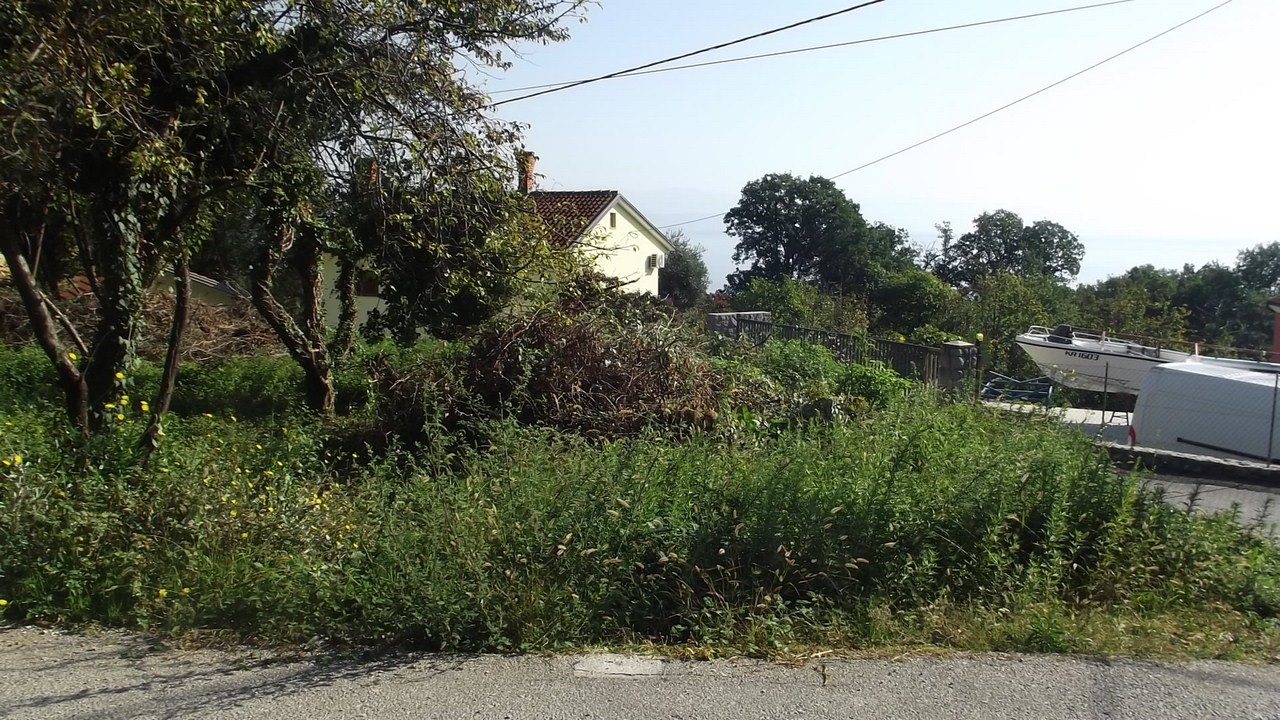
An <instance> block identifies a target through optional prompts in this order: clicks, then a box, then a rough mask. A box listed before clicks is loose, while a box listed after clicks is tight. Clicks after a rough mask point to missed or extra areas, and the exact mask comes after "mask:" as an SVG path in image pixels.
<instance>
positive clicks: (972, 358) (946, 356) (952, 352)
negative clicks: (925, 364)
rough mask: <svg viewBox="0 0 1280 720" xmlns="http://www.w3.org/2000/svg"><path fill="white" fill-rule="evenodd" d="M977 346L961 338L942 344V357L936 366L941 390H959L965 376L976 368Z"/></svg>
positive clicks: (963, 384)
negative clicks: (937, 366)
mask: <svg viewBox="0 0 1280 720" xmlns="http://www.w3.org/2000/svg"><path fill="white" fill-rule="evenodd" d="M977 360H978V346H976V345H974V344H973V343H967V342H965V341H963V340H952V341H950V342H945V343H943V344H942V357H941V358H940V362H939V368H938V387H940V388H942V389H943V390H960V389H961V388H963V387H964V386H965V378H966V377H968V376H969V375H970V374H972V373H973V372H974V371H975V370H977V364H978V363H977Z"/></svg>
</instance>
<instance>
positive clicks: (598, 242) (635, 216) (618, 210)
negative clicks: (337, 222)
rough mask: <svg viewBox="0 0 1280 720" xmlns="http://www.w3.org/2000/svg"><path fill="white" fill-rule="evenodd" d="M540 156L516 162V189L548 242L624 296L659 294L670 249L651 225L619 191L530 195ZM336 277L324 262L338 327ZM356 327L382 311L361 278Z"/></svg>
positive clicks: (329, 308) (369, 283) (373, 286)
mask: <svg viewBox="0 0 1280 720" xmlns="http://www.w3.org/2000/svg"><path fill="white" fill-rule="evenodd" d="M537 160H538V156H536V155H534V154H533V153H530V152H522V153H520V154H519V155H518V156H517V163H518V167H517V170H518V177H517V183H516V186H517V188H518V189H519V191H520V192H521V193H523V194H524V195H526V196H528V198H529V199H530V200H531V201H532V203H531V209H532V210H533V211H534V212H536V213H537V214H538V216H539V217H540V218H541V219H542V222H543V224H544V225H546V227H547V230H548V231H549V232H550V234H551V241H552V242H553V243H556V244H559V245H561V246H563V247H565V248H568V249H571V250H572V251H573V252H581V253H585V254H587V256H589V257H590V258H591V259H592V260H593V263H594V265H595V269H596V270H597V271H598V272H599V273H600V274H602V275H604V276H605V277H609V278H614V279H615V280H617V281H618V282H619V283H620V287H621V289H623V290H626V291H628V292H635V293H646V292H647V293H651V294H653V295H655V296H656V295H657V294H658V271H659V270H660V269H661V268H662V267H663V266H664V265H665V264H666V257H667V253H669V252H671V250H672V247H671V243H670V242H669V241H668V240H667V237H666V236H665V235H663V233H662V231H661V230H659V229H658V228H657V227H656V226H654V224H653V223H652V222H649V220H648V219H647V218H645V216H644V215H643V214H642V213H641V212H640V210H639V209H637V208H636V206H635V205H632V204H631V201H629V200H627V198H626V197H624V196H623V195H622V193H620V192H618V191H617V190H585V191H546V190H534V189H533V185H534V166H535V163H536V162H537ZM337 276H338V262H337V259H336V258H333V257H330V256H326V257H325V258H324V260H323V266H322V277H323V282H324V294H323V297H324V305H325V307H324V309H325V319H326V322H327V323H328V325H329V326H330V327H334V326H336V325H337V324H338V316H339V313H340V311H341V303H340V302H339V301H338V297H337V295H336V294H335V293H334V292H333V288H334V285H335V281H336V279H337ZM355 301H356V322H357V324H360V323H363V322H364V321H365V318H367V317H368V315H369V311H370V310H373V309H374V308H378V307H380V305H381V303H380V301H379V299H378V286H377V281H376V279H374V278H373V277H372V276H371V275H369V274H367V273H363V272H362V273H359V274H358V277H357V281H356V297H355Z"/></svg>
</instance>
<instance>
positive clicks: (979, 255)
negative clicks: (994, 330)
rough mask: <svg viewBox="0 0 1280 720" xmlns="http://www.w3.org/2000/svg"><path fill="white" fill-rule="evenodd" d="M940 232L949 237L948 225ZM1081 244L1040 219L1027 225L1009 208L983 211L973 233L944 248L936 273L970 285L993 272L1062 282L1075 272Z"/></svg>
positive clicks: (1050, 223)
mask: <svg viewBox="0 0 1280 720" xmlns="http://www.w3.org/2000/svg"><path fill="white" fill-rule="evenodd" d="M939 231H940V232H943V234H944V237H949V233H950V227H949V226H947V227H946V229H945V231H944V230H943V229H942V228H939ZM1083 258H1084V245H1082V244H1081V243H1080V240H1079V238H1077V237H1076V236H1075V234H1073V233H1072V232H1070V231H1069V230H1067V229H1066V228H1064V227H1062V226H1061V225H1059V224H1057V223H1055V222H1050V221H1048V220H1040V221H1037V222H1035V223H1032V224H1031V225H1026V224H1024V223H1023V221H1022V218H1021V217H1019V216H1018V215H1017V214H1015V213H1012V212H1009V211H1008V210H997V211H995V212H992V213H983V214H982V215H979V216H978V217H977V218H975V219H974V221H973V231H972V232H967V233H965V234H964V235H961V236H960V237H959V238H958V239H956V240H955V241H953V242H950V243H949V244H947V245H946V246H945V249H944V251H943V255H942V258H941V261H940V262H939V264H938V269H937V273H938V276H939V277H941V278H942V279H944V280H946V281H947V282H950V283H952V284H953V285H972V284H974V282H975V281H976V280H977V279H978V278H979V277H982V276H984V275H989V274H992V273H997V272H1005V273H1013V274H1015V275H1020V276H1023V277H1048V278H1053V279H1055V280H1056V281H1058V282H1066V281H1069V280H1070V279H1071V278H1074V277H1075V276H1076V275H1078V274H1079V273H1080V261H1081V260H1082V259H1083Z"/></svg>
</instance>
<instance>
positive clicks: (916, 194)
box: [487, 0, 1280, 289]
mask: <svg viewBox="0 0 1280 720" xmlns="http://www.w3.org/2000/svg"><path fill="white" fill-rule="evenodd" d="M1220 1H1221V0H1135V2H1131V3H1128V4H1125V5H1117V6H1112V7H1106V8H1099V9H1095V10H1085V11H1081V12H1076V13H1068V14H1063V15H1056V16H1050V17H1044V18H1035V19H1029V20H1022V21H1017V22H1011V23H1003V24H997V25H992V26H987V27H980V28H972V29H964V30H955V31H951V32H946V33H938V34H932V35H925V36H920V37H913V38H906V39H898V40H888V41H884V42H877V43H870V44H865V45H857V46H852V47H845V48H837V49H831V50H822V51H817V52H812V53H804V54H799V55H791V56H785V57H780V58H770V59H762V60H752V61H747V62H742V63H733V64H728V65H720V66H716V67H709V68H699V69H693V70H683V71H676V72H669V73H661V74H656V75H648V76H644V77H636V78H623V79H617V80H608V81H604V82H600V83H595V84H592V85H587V86H583V87H580V88H574V89H570V90H566V91H564V92H559V93H554V94H551V95H547V96H544V97H539V98H534V99H530V100H526V101H522V102H518V103H512V104H510V105H506V106H503V107H501V108H499V109H498V111H499V113H500V115H501V117H503V118H507V119H511V120H517V121H520V122H522V123H527V124H528V125H529V128H528V130H527V132H526V138H527V146H528V147H529V149H531V150H533V151H534V152H536V153H537V154H538V155H539V156H540V157H541V160H540V161H539V164H538V171H539V172H540V173H542V174H544V175H545V177H543V178H542V179H541V180H540V183H541V185H540V186H541V187H542V188H543V189H552V190H588V189H616V190H620V191H621V192H622V193H623V194H624V195H626V196H627V197H628V198H629V199H630V200H631V201H632V202H634V203H635V204H636V205H637V206H638V207H639V208H640V210H641V211H642V212H644V213H645V214H646V215H647V216H648V217H649V218H650V219H651V220H652V221H654V222H655V223H656V224H658V225H666V224H669V223H678V222H683V221H687V220H691V219H693V218H698V217H702V216H706V215H710V214H712V213H718V212H723V211H725V210H728V209H729V208H730V207H732V206H733V205H734V204H735V203H736V202H737V199H738V195H739V193H740V191H741V189H742V186H743V185H744V184H745V183H747V182H748V181H750V180H753V179H756V178H758V177H760V176H762V175H764V174H766V173H770V172H790V173H795V174H798V175H802V176H808V175H810V174H816V175H832V174H835V173H840V172H843V171H846V170H848V169H850V168H853V167H855V166H858V165H861V164H862V163H864V162H867V161H869V160H873V159H875V158H877V157H880V156H882V155H884V154H887V153H890V152H893V151H895V150H898V149H900V148H902V147H905V146H907V145H910V144H912V143H914V142H917V141H919V140H922V139H924V138H926V137H929V136H931V135H933V134H935V133H938V132H940V131H943V130H946V129H947V128H950V127H952V126H954V125H957V124H959V123H962V122H965V121H967V120H969V119H971V118H973V117H976V116H978V115H981V114H982V113H985V112H988V111H990V110H993V109H995V108H996V107H999V106H1000V105H1003V104H1005V103H1007V102H1009V101H1012V100H1015V99H1017V98H1018V97H1021V96H1022V95H1025V94H1027V93H1029V92H1032V91H1034V90H1037V89H1039V88H1041V87H1043V86H1045V85H1048V84H1050V83H1052V82H1055V81H1057V80H1059V79H1061V78H1063V77H1065V76H1067V75H1070V74H1071V73H1074V72H1076V71H1079V70H1081V69H1083V68H1085V67H1087V66H1088V65H1091V64H1093V63H1095V62H1097V61H1099V60H1102V59H1104V58H1106V57H1107V56H1109V55H1111V54H1113V53H1115V52H1118V51H1120V50H1123V49H1124V48H1126V47H1128V46H1130V45H1133V44H1135V43H1137V42H1139V41H1141V40H1144V39H1146V38H1148V37H1150V36H1152V35H1155V34H1156V33H1158V32H1160V31H1162V30H1165V29H1167V28H1169V27H1171V26H1173V25H1175V24H1177V23H1178V22H1181V21H1183V20H1185V19H1187V18H1189V17H1191V16H1192V15H1195V14H1197V13H1199V12H1202V11H1204V10H1207V9H1208V8H1210V7H1213V6H1214V5H1217V4H1218V3H1219V2H1220ZM852 4H853V2H852V0H792V1H791V2H779V1H778V0H603V2H602V3H601V4H600V5H599V6H596V7H592V8H590V9H589V10H588V12H587V21H586V22H585V23H582V24H574V25H573V26H572V28H571V31H572V33H573V36H572V38H571V39H570V40H568V41H567V42H564V43H561V44H557V45H550V46H538V47H528V48H521V54H522V57H521V58H520V59H518V60H517V61H516V66H515V67H514V68H513V69H512V70H511V71H510V72H508V73H505V74H503V75H502V76H500V77H495V78H493V79H492V80H490V81H488V83H487V87H488V88H489V90H490V91H498V90H501V89H504V88H513V87H520V86H525V85H534V84H539V83H547V82H558V81H564V80H575V79H579V78H582V77H587V76H593V75H599V74H604V73H607V72H612V71H615V70H620V69H623V68H626V67H630V66H633V65H638V64H641V63H645V62H649V61H652V60H657V59H660V58H663V57H667V56H669V55H675V54H679V53H682V52H686V51H690V50H694V49H697V48H700V47H704V46H707V45H712V44H716V43H719V42H723V41H726V40H731V39H734V38H737V37H740V36H743V35H748V34H751V33H753V32H758V31H761V30H765V29H769V28H772V27H775V26H779V25H784V24H787V23H789V22H793V21H796V20H800V19H803V18H806V17H810V16H814V15H818V14H821V13H824V12H830V11H833V10H837V9H840V8H843V7H846V6H848V5H852ZM1084 4H1089V0H887V1H886V2H883V3H881V4H879V5H875V6H872V7H870V8H868V9H865V10H860V11H857V12H853V13H850V14H847V15H844V16H841V17H838V18H835V19H832V20H827V21H824V22H821V23H817V24H813V25H809V26H806V27H804V28H800V29H796V30H791V31H788V32H785V33H781V34H778V35H775V36H772V37H769V38H765V39H762V40H757V41H752V42H749V43H744V44H742V45H738V46H735V47H732V48H729V49H726V50H722V51H718V52H716V53H712V54H708V55H704V56H700V57H699V58H696V59H695V60H693V61H702V60H712V59H718V58H727V57H732V56H737V55H748V54H756V53H763V52H770V51H776V50H786V49H791V48H798V47H803V46H809V45H819V44H826V43H836V42H843V41H848V40H856V39H859V38H864V37H873V36H877V35H886V34H892V33H899V32H908V31H913V30H920V29H926V28H932V27H938V26H945V25H954V24H960V23H965V22H973V21H980V20H987V19H992V18H997V17H1004V16H1010V15H1022V14H1028V13H1034V12H1039V11H1045V10H1054V9H1059V8H1065V7H1071V6H1074V5H1084ZM1278 31H1280V0H1234V2H1231V3H1230V4H1228V5H1227V6H1225V7H1223V8H1222V9H1220V10H1218V11H1216V12H1214V13H1212V14H1210V15H1208V16H1206V17H1204V18H1202V19H1200V20H1198V21H1196V22H1194V23H1191V24H1190V25H1187V26H1186V27H1184V28H1182V29H1180V30H1177V31H1175V32H1174V33H1171V34H1169V35H1166V36H1165V37H1163V38H1161V39H1159V40H1156V41H1155V42H1153V43H1151V44H1149V45H1146V46H1144V47H1142V48H1140V49H1138V50H1136V51H1134V52H1132V53H1130V54H1128V55H1125V56H1124V57H1122V58H1120V59H1117V60H1115V61H1112V62H1110V63H1108V64H1106V65H1103V66H1102V67H1099V68H1098V69H1096V70H1093V71H1091V72H1089V73H1087V74H1085V75H1083V76H1081V77H1079V78H1077V79H1075V80H1072V81H1071V82H1069V83H1066V84H1064V85H1061V86H1059V87H1057V88H1054V89H1053V90H1050V91H1048V92H1046V93H1044V94H1043V95H1040V96H1038V97H1035V98H1033V99H1031V100H1028V101H1027V102H1025V103H1022V104H1020V105H1018V106H1017V107H1014V108H1012V109H1009V110H1006V111H1004V112H1002V113H1000V114H997V115H995V116H993V117H991V118H989V119H986V120H983V121H982V122H979V123H977V124H975V125H972V126H970V127H968V128H965V129H963V130H960V131H958V132H956V133H953V134H951V135H949V136H947V137H945V138H943V139H941V140H937V141H935V142H933V143H930V144H928V145H925V146H923V147H921V148H918V149H916V150H912V151H911V152H909V153H906V154H903V155H900V156H898V157H895V158H892V159H890V160H887V161H885V162H883V163H881V164H879V165H876V166H874V167H871V168H868V169H866V170H862V171H859V172H857V173H854V174H852V175H848V176H846V177H844V178H841V179H839V180H838V181H837V182H838V183H839V184H840V186H841V187H842V188H843V189H844V190H845V192H846V194H847V195H848V196H849V197H850V198H851V199H853V200H854V201H855V202H857V203H859V204H860V205H861V207H862V212H863V214H864V215H865V216H866V217H867V218H868V219H869V220H877V221H882V222H885V223H888V224H891V225H894V226H897V227H902V228H905V229H907V230H908V231H909V232H910V233H911V236H912V239H913V240H915V241H917V242H922V243H925V244H928V243H931V242H932V241H933V240H934V236H935V232H934V230H933V226H934V224H935V223H938V222H941V221H944V220H949V221H951V223H952V224H953V226H955V228H956V229H957V231H959V232H964V231H965V230H966V229H967V228H968V227H969V226H970V223H971V221H972V219H973V218H974V217H976V216H977V215H978V214H980V213H982V212H984V211H988V210H996V209H999V208H1005V209H1008V210H1012V211H1014V212H1017V213H1019V214H1020V215H1022V217H1023V218H1024V219H1025V220H1027V221H1029V222H1030V221H1034V220H1039V219H1046V218H1047V219H1050V220H1054V221H1057V222H1059V223H1061V224H1063V225H1065V226H1066V227H1067V228H1069V229H1070V230H1072V231H1074V232H1075V233H1076V234H1078V235H1079V236H1080V238H1081V240H1082V241H1083V242H1084V244H1085V247H1086V250H1087V252H1086V255H1085V259H1084V266H1083V269H1082V272H1081V275H1080V278H1079V279H1080V280H1081V281H1086V282H1089V281H1093V280H1096V279H1100V278H1103V277H1106V276H1108V275H1111V274H1116V273H1120V272H1123V271H1124V270H1125V269H1127V268H1128V267H1130V266H1133V265H1136V264H1141V263H1154V264H1156V265H1158V266H1162V267H1180V266H1181V265H1182V264H1183V263H1194V264H1197V265H1199V264H1202V263H1204V262H1207V261H1210V260H1220V261H1222V262H1225V263H1230V262H1233V261H1234V259H1235V256H1236V253H1237V252H1238V251H1239V250H1241V249H1242V248H1246V247H1250V246H1252V245H1255V244H1258V243H1263V242H1271V241H1276V240H1280V230H1277V223H1276V221H1275V219H1274V218H1272V217H1271V216H1270V212H1271V211H1272V210H1273V209H1274V208H1275V207H1276V206H1277V199H1278V196H1280V180H1277V178H1276V173H1277V171H1278V169H1280V139H1278V138H1280V135H1278V132H1280V117H1278V113H1277V110H1280V42H1277V40H1276V37H1277V32H1278ZM509 97H513V95H509V94H495V95H494V99H495V100H499V99H505V98H509ZM684 229H685V231H686V233H688V234H689V235H690V236H691V237H693V238H694V239H695V240H696V241H697V242H698V243H700V244H701V245H703V246H704V247H705V248H706V249H707V254H706V257H707V261H708V265H709V266H710V269H711V274H712V288H713V289H715V288H718V287H720V285H721V282H722V280H723V276H724V274H725V273H727V272H729V271H731V270H732V269H733V264H732V262H731V260H730V255H731V254H732V251H733V240H732V239H731V238H729V237H728V236H727V235H725V234H724V225H723V222H722V221H721V220H719V219H718V218H717V219H714V220H708V221H704V222H701V223H697V224H692V225H687V226H685V228H684Z"/></svg>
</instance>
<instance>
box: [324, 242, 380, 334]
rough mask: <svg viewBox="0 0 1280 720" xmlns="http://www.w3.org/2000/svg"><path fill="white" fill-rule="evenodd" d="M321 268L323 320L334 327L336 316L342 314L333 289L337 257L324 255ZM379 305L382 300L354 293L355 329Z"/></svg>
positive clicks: (336, 273) (336, 279)
mask: <svg viewBox="0 0 1280 720" xmlns="http://www.w3.org/2000/svg"><path fill="white" fill-rule="evenodd" d="M321 268H322V269H321V272H322V273H323V275H322V282H321V285H322V287H321V293H322V295H321V296H322V297H323V298H324V322H325V325H327V326H328V327H331V328H334V327H337V326H338V317H339V316H340V315H341V314H342V303H341V301H339V300H338V294H337V293H335V292H334V291H333V289H334V287H335V285H336V284H337V281H338V259H337V258H335V257H333V256H332V255H325V256H324V260H323V261H322V265H321ZM381 307H382V300H380V299H378V298H377V297H366V296H363V295H356V329H357V330H359V329H360V326H361V325H363V324H364V321H365V320H367V319H368V318H369V311H370V310H373V309H374V308H381Z"/></svg>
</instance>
